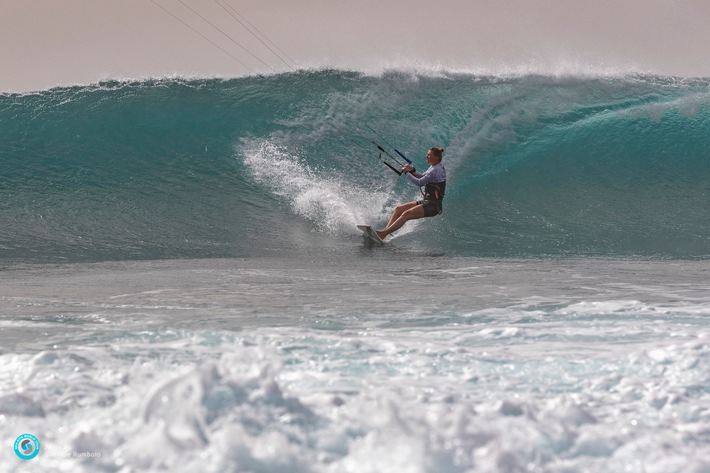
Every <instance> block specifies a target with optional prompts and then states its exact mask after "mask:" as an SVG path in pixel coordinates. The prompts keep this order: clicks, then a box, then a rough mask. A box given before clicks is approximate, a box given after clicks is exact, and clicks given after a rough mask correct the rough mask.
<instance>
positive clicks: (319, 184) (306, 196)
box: [244, 140, 390, 233]
mask: <svg viewBox="0 0 710 473" xmlns="http://www.w3.org/2000/svg"><path fill="white" fill-rule="evenodd" d="M244 156H245V157H244V161H245V163H246V165H247V166H248V167H249V169H250V170H251V172H252V173H253V175H254V176H255V178H256V179H257V180H258V181H259V182H261V183H262V184H264V185H265V186H267V187H268V188H269V189H270V190H271V191H272V192H273V193H274V194H276V195H278V196H280V197H282V198H284V199H285V200H286V201H287V202H288V203H289V205H290V206H291V208H292V209H293V211H294V213H296V214H298V215H301V216H303V217H306V218H308V219H309V220H311V221H312V222H313V223H314V224H315V225H316V226H317V228H319V229H320V230H322V231H326V232H328V233H357V229H356V227H355V226H356V225H358V224H362V223H370V222H373V223H374V222H377V221H381V220H382V219H384V218H386V217H387V216H388V214H389V210H388V208H387V203H388V202H389V200H390V196H389V195H388V193H386V192H382V191H373V190H370V189H364V188H362V187H358V186H357V185H356V183H349V182H348V181H347V180H346V179H343V178H341V177H339V176H337V175H335V173H334V172H332V171H329V170H323V169H319V170H315V169H312V168H311V167H309V166H308V165H306V164H305V163H303V162H302V160H301V159H300V158H299V157H298V156H297V155H295V154H294V153H292V152H290V151H289V150H287V149H285V148H284V147H282V146H278V145H276V144H274V143H272V142H270V141H268V140H256V141H254V142H249V143H247V144H246V147H245V150H244Z"/></svg>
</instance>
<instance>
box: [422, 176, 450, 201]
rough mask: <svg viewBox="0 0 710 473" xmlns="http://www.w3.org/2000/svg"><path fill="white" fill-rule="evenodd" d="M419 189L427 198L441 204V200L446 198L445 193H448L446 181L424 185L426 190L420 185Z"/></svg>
mask: <svg viewBox="0 0 710 473" xmlns="http://www.w3.org/2000/svg"><path fill="white" fill-rule="evenodd" d="M419 191H420V192H421V193H422V195H423V196H424V199H425V200H430V201H431V200H434V201H436V202H437V203H439V204H441V201H442V200H444V195H446V181H441V182H430V183H429V184H427V185H425V186H424V190H422V189H421V187H420V188H419Z"/></svg>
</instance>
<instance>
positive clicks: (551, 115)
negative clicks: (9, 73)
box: [0, 71, 710, 473]
mask: <svg viewBox="0 0 710 473" xmlns="http://www.w3.org/2000/svg"><path fill="white" fill-rule="evenodd" d="M709 86H710V81H708V80H706V79H682V80H681V79H672V78H663V77H653V76H600V77H551V76H550V77H548V76H532V75H523V76H515V77H481V76H474V75H466V74H446V73H441V74H419V75H417V74H413V73H410V72H391V73H387V74H384V75H381V76H368V75H363V74H359V73H355V72H345V71H311V72H298V73H293V74H283V75H274V76H268V77H246V78H236V79H230V80H212V79H210V80H189V81H188V80H179V79H175V80H159V81H143V82H138V81H136V82H107V83H102V84H95V85H90V86H76V87H69V88H60V89H52V90H47V91H41V92H37V93H31V94H23V95H14V94H4V95H0V445H5V447H3V450H0V472H6V471H7V472H16V471H26V472H45V471H58V472H72V473H74V472H87V473H88V472H95V471H106V472H117V473H127V472H133V471H148V472H164V471H175V472H186V473H187V472H196V471H200V472H214V473H223V472H235V473H246V472H248V473H286V472H288V473H342V472H349V473H383V472H397V473H410V472H411V473H473V472H501V473H519V472H523V471H525V472H538V473H586V472H599V471H609V472H621V471H624V472H644V473H708V472H710V463H709V462H708V458H710V447H709V445H710V434H709V433H710V409H708V406H710V390H708V386H710V378H709V375H708V373H710V349H709V348H708V346H709V345H708V339H710V323H709V321H710V285H709V284H708V281H710V277H709V275H710V259H708V255H710V242H709V239H708V238H709V237H708V231H707V230H708V228H710V212H708V210H707V208H708V205H707V203H708V193H709V192H710V164H709V163H710V161H708V156H709V155H710V154H709V153H708V151H709V150H710V144H709V143H710V141H708V137H709V136H710V107H709V105H710V88H709ZM368 126H369V127H372V128H373V129H375V130H376V131H377V134H378V135H379V136H377V137H376V139H377V140H378V142H384V141H385V140H386V141H387V142H388V143H390V144H392V145H394V146H396V147H397V148H398V149H400V150H401V151H403V152H404V153H405V154H407V155H408V156H409V157H410V158H411V159H412V160H413V161H414V163H415V165H417V166H418V167H420V168H421V167H423V166H424V156H425V153H426V151H427V149H428V148H429V147H431V146H443V147H446V148H447V152H446V155H445V158H444V159H445V163H446V167H447V174H448V185H447V196H446V199H445V203H444V212H443V214H442V215H441V216H439V217H437V218H434V219H424V220H420V221H417V222H410V223H408V224H407V225H406V226H405V227H404V228H403V229H402V230H401V231H400V232H398V234H397V235H396V236H395V238H393V240H392V242H391V243H390V244H387V245H386V246H384V247H382V246H378V245H373V244H370V243H368V242H367V241H364V240H363V237H362V235H361V234H360V233H359V232H358V231H357V230H356V228H355V225H356V224H360V223H371V224H374V225H384V223H385V222H386V221H387V219H388V218H389V214H390V213H391V211H392V210H393V209H394V207H395V205H397V203H399V202H402V201H405V200H413V199H415V198H418V195H419V193H418V190H417V189H416V188H415V187H414V186H412V185H411V184H409V183H408V181H406V180H405V179H404V178H401V177H398V176H397V175H395V174H394V173H392V172H391V171H390V170H389V169H388V168H387V167H385V166H384V165H382V164H381V163H380V162H378V160H376V159H375V158H376V156H375V155H374V153H375V151H376V149H375V148H374V146H372V145H371V144H370V143H369V140H371V139H372V138H373V132H372V131H370V130H369V128H368ZM353 140H355V141H356V142H357V143H359V145H358V144H355V143H354V142H353ZM362 146H364V148H363V147H362ZM387 148H388V149H390V146H389V145H387ZM370 150H371V151H370ZM23 434H32V435H34V436H35V437H36V438H37V439H38V440H39V441H40V442H41V451H40V453H39V454H38V456H37V457H36V458H34V459H32V460H28V461H25V460H21V459H20V458H18V457H17V456H16V455H15V453H14V452H13V450H12V445H13V443H14V442H15V440H16V439H17V438H18V436H21V435H23Z"/></svg>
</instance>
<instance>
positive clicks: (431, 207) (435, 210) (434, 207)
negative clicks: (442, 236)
mask: <svg viewBox="0 0 710 473" xmlns="http://www.w3.org/2000/svg"><path fill="white" fill-rule="evenodd" d="M417 204H419V205H421V206H422V207H424V216H425V217H436V216H437V215H439V214H440V213H441V211H442V210H443V206H442V205H441V201H440V200H428V199H425V200H418V201H417Z"/></svg>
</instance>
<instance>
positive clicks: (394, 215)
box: [385, 202, 417, 228]
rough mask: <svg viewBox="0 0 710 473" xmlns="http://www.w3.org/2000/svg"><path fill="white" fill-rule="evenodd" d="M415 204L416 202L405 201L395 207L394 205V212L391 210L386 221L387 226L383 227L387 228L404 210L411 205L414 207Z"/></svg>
mask: <svg viewBox="0 0 710 473" xmlns="http://www.w3.org/2000/svg"><path fill="white" fill-rule="evenodd" d="M416 205H417V203H416V202H407V203H405V204H399V205H398V206H397V207H395V209H394V212H392V216H391V217H390V221H389V222H387V226H385V228H388V227H389V226H390V225H392V224H393V223H394V222H396V221H397V219H398V218H399V217H401V216H402V214H403V213H404V212H406V211H407V210H409V209H411V208H412V207H416Z"/></svg>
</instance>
